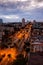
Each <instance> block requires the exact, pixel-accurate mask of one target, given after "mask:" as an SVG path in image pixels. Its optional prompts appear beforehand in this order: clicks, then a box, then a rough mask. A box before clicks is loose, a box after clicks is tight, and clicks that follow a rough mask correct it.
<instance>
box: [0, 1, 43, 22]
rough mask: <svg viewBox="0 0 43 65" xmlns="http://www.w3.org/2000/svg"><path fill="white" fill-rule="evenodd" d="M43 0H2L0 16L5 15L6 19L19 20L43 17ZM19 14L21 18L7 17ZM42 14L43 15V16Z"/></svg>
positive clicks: (4, 18)
mask: <svg viewBox="0 0 43 65" xmlns="http://www.w3.org/2000/svg"><path fill="white" fill-rule="evenodd" d="M42 1H43V0H28V1H15V2H13V0H12V2H10V1H8V2H7V0H6V2H2V1H1V2H0V16H2V17H3V20H4V21H14V20H15V21H18V20H20V19H21V18H23V17H24V18H26V19H37V20H39V19H43V15H42V13H43V5H42V6H40V5H39V2H40V3H41V2H42ZM10 15H11V16H12V15H17V16H18V17H20V18H15V19H8V18H6V17H8V16H10ZM41 15H42V16H41ZM5 16H6V17H5Z"/></svg>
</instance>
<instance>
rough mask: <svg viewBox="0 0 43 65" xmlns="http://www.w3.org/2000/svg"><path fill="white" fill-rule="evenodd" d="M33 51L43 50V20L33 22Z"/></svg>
mask: <svg viewBox="0 0 43 65" xmlns="http://www.w3.org/2000/svg"><path fill="white" fill-rule="evenodd" d="M31 51H33V52H37V51H43V22H33V26H32V30H31Z"/></svg>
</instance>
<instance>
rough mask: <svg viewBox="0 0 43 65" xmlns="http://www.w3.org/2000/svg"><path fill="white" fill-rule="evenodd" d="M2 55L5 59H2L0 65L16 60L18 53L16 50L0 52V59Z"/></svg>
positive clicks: (9, 49) (10, 49)
mask: <svg viewBox="0 0 43 65" xmlns="http://www.w3.org/2000/svg"><path fill="white" fill-rule="evenodd" d="M4 54H5V57H3V60H2V62H1V63H2V64H3V63H4V64H5V65H6V62H7V61H9V62H12V61H13V60H15V59H16V56H17V55H18V51H17V49H16V48H8V49H3V50H0V57H2V55H4ZM9 54H10V57H9V56H8V55H9ZM1 63H0V65H1Z"/></svg>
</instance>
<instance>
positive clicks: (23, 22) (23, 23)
mask: <svg viewBox="0 0 43 65" xmlns="http://www.w3.org/2000/svg"><path fill="white" fill-rule="evenodd" d="M24 26H25V19H24V18H23V19H22V27H24Z"/></svg>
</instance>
